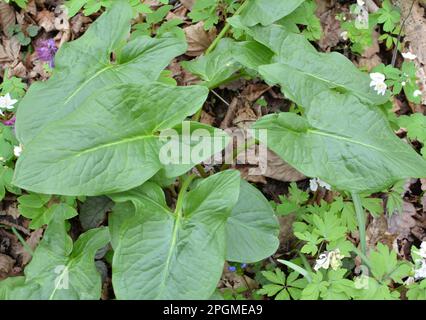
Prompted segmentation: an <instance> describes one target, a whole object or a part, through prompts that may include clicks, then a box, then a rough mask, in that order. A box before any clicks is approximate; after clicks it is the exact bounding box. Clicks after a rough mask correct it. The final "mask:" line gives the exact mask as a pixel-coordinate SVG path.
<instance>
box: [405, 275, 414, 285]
mask: <svg viewBox="0 0 426 320" xmlns="http://www.w3.org/2000/svg"><path fill="white" fill-rule="evenodd" d="M415 282H416V280H415V279H414V277H408V278H407V280H405V281H404V284H405V285H406V286H409V285H410V284H413V283H415Z"/></svg>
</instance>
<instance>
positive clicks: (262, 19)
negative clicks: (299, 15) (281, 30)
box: [241, 0, 305, 27]
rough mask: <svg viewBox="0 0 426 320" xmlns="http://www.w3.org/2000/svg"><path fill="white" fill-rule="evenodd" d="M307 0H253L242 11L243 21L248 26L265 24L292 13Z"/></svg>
mask: <svg viewBox="0 0 426 320" xmlns="http://www.w3.org/2000/svg"><path fill="white" fill-rule="evenodd" d="M303 1H305V0H251V1H249V4H248V6H247V8H245V9H244V10H243V12H242V13H241V20H242V22H243V23H244V24H245V25H246V26H248V27H251V26H254V25H256V24H258V23H261V24H262V25H264V26H267V25H270V24H272V23H274V22H275V21H277V20H279V19H281V18H283V17H285V16H287V15H289V14H290V13H292V12H293V11H294V10H296V8H297V7H298V6H300V4H302V2H303Z"/></svg>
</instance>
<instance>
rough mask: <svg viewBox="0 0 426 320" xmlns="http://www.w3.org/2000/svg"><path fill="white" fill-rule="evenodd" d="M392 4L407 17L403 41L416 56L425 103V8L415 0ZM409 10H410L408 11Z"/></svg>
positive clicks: (397, 1) (397, 0)
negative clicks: (414, 0) (413, 0)
mask: <svg viewBox="0 0 426 320" xmlns="http://www.w3.org/2000/svg"><path fill="white" fill-rule="evenodd" d="M392 2H393V3H394V5H396V6H398V7H399V8H401V15H402V17H407V20H406V21H405V24H404V34H405V37H404V41H405V43H406V47H407V44H408V49H409V51H410V52H412V53H414V54H415V55H416V56H417V59H416V60H415V61H414V62H415V63H416V66H417V69H418V73H417V76H418V77H419V79H420V83H421V89H422V92H423V96H422V104H424V105H426V37H425V34H426V18H425V9H424V8H422V7H421V6H420V5H419V3H418V2H417V1H416V2H415V3H414V5H413V7H412V8H411V4H412V1H405V0H393V1H392ZM410 10H411V11H410Z"/></svg>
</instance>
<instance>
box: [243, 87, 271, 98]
mask: <svg viewBox="0 0 426 320" xmlns="http://www.w3.org/2000/svg"><path fill="white" fill-rule="evenodd" d="M269 88H270V87H269V86H268V85H266V84H263V83H254V84H249V85H248V86H247V87H245V88H244V90H243V92H242V93H241V96H242V97H243V98H244V99H246V100H247V101H250V102H254V101H256V100H258V99H259V98H260V97H261V96H262V94H264V93H265V92H266V91H268V90H269Z"/></svg>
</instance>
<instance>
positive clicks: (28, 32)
mask: <svg viewBox="0 0 426 320" xmlns="http://www.w3.org/2000/svg"><path fill="white" fill-rule="evenodd" d="M39 30H40V27H38V26H34V25H29V26H27V27H26V28H25V29H23V28H22V26H21V25H19V24H15V25H11V26H10V27H9V28H8V29H7V33H8V35H9V37H12V36H15V37H16V38H17V39H18V40H19V43H20V44H21V45H23V46H27V45H29V44H30V43H31V38H34V37H35V36H36V35H37V34H38V32H39Z"/></svg>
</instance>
